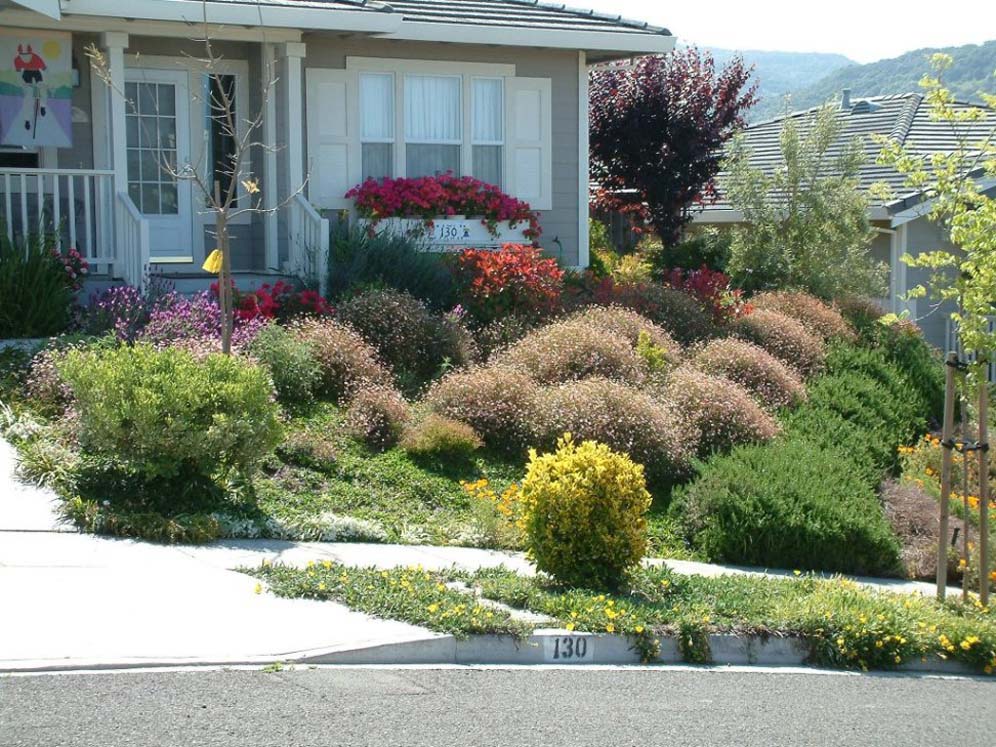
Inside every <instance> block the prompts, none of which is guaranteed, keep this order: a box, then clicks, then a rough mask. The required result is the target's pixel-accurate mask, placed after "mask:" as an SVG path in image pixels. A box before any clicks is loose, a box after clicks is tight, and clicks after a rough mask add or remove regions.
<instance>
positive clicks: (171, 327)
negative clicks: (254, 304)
mask: <svg viewBox="0 0 996 747" xmlns="http://www.w3.org/2000/svg"><path fill="white" fill-rule="evenodd" d="M268 323H269V320H268V319H266V318H265V317H256V318H253V319H248V320H245V319H240V318H238V317H237V318H236V320H235V327H234V329H233V330H232V347H233V349H235V350H243V349H244V348H245V347H246V346H248V345H249V344H250V343H251V342H252V341H253V340H254V339H255V338H256V335H257V334H259V332H260V330H261V329H263V327H265V326H266V325H267V324H268ZM138 339H140V340H144V341H146V342H151V343H152V344H154V345H156V346H157V347H184V348H185V349H188V350H190V352H195V353H197V352H202V353H204V354H208V353H210V352H216V351H220V350H221V308H220V307H219V306H218V302H217V300H216V299H215V298H214V295H213V294H212V293H211V292H210V291H205V292H203V293H198V294H196V295H194V296H192V297H190V298H187V297H186V296H181V295H179V294H176V293H172V294H169V295H167V296H164V297H163V298H162V299H160V301H159V302H158V303H157V304H156V307H155V308H154V309H153V311H152V313H151V314H150V315H149V322H148V324H146V325H145V328H144V329H143V330H142V331H141V333H139V335H138Z"/></svg>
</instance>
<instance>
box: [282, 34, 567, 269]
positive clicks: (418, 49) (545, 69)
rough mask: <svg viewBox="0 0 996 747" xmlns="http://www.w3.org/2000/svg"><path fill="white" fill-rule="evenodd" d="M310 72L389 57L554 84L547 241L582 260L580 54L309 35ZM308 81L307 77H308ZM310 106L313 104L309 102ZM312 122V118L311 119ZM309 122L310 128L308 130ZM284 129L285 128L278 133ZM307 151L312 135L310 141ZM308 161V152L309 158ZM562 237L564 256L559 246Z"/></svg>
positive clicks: (542, 222) (543, 219)
mask: <svg viewBox="0 0 996 747" xmlns="http://www.w3.org/2000/svg"><path fill="white" fill-rule="evenodd" d="M303 41H304V42H305V43H306V44H307V45H308V49H307V57H306V58H305V60H304V68H305V69H307V68H333V69H344V68H345V67H346V57H348V56H356V57H387V58H395V59H411V60H443V61H457V62H484V63H498V64H515V66H516V75H517V76H519V77H525V78H550V79H552V81H553V99H552V110H553V122H552V126H553V210H547V211H543V212H542V213H541V214H540V225H541V226H542V228H543V238H542V240H541V243H542V245H543V247H544V249H546V250H547V251H548V252H550V253H551V254H554V255H557V256H559V257H561V258H562V260H563V262H564V263H565V264H568V265H576V264H577V261H578V136H579V132H578V56H577V52H574V51H569V50H568V51H564V50H553V49H530V48H509V47H487V46H480V45H461V44H437V43H426V42H406V41H390V40H384V39H362V38H358V37H352V38H340V37H337V36H332V35H328V34H306V35H305V36H304V39H303ZM302 77H303V76H302ZM305 105H306V106H307V101H305ZM305 120H306V117H305ZM306 126H307V124H305V127H306ZM278 131H279V130H278ZM305 146H306V147H307V137H305ZM305 159H307V154H305ZM556 239H559V241H560V244H561V245H562V247H563V254H562V255H561V254H560V253H559V252H560V249H559V248H558V246H557V243H556V241H555V240H556Z"/></svg>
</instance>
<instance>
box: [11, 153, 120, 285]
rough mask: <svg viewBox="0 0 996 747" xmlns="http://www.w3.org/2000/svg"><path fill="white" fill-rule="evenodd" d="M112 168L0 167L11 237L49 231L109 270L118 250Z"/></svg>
mask: <svg viewBox="0 0 996 747" xmlns="http://www.w3.org/2000/svg"><path fill="white" fill-rule="evenodd" d="M113 211H114V172H113V171H106V170H100V169H0V220H2V224H3V225H2V230H3V231H4V233H6V235H7V238H8V239H9V240H10V241H23V240H24V239H25V238H26V237H28V236H31V235H37V234H47V235H50V236H52V237H53V238H54V240H55V242H56V246H57V247H58V248H59V249H61V250H67V249H68V248H70V247H72V248H75V249H76V250H77V251H78V252H79V253H80V254H82V255H83V256H84V257H85V258H86V260H87V262H89V264H90V266H91V269H92V271H93V272H96V273H110V272H111V271H112V265H113V264H114V262H115V251H114V224H113V215H114V212H113Z"/></svg>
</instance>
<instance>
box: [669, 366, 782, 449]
mask: <svg viewBox="0 0 996 747" xmlns="http://www.w3.org/2000/svg"><path fill="white" fill-rule="evenodd" d="M664 398H665V399H666V400H667V401H668V402H671V403H673V405H674V406H675V407H676V408H677V410H678V413H680V416H681V420H682V422H684V423H686V424H688V425H690V426H691V427H692V428H694V429H695V430H696V431H698V434H699V441H698V453H699V456H708V455H709V454H711V453H712V452H715V451H721V452H722V451H728V450H730V449H731V448H733V447H734V446H738V445H740V444H745V443H753V442H764V441H770V440H771V439H773V438H774V437H775V436H777V435H778V433H779V430H780V429H779V427H778V424H777V423H776V422H775V420H774V418H772V417H771V415H769V414H768V413H767V412H765V411H764V410H763V409H762V408H761V406H760V405H759V404H758V403H757V402H756V401H755V400H754V399H753V398H752V397H751V396H750V394H749V393H748V392H747V390H746V389H744V388H743V387H742V386H740V385H739V384H735V383H734V382H732V381H730V380H729V379H725V378H723V377H721V376H710V375H709V374H706V373H703V372H702V371H699V370H697V369H695V368H692V367H691V366H682V367H681V368H679V369H678V370H677V371H675V372H674V373H673V374H671V377H670V379H669V380H668V385H667V388H666V389H665V393H664Z"/></svg>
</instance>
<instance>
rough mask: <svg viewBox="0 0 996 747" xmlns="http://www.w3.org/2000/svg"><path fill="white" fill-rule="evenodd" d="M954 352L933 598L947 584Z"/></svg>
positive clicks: (948, 370) (947, 375)
mask: <svg viewBox="0 0 996 747" xmlns="http://www.w3.org/2000/svg"><path fill="white" fill-rule="evenodd" d="M957 365H958V354H957V353H954V352H950V353H948V357H947V360H946V362H945V366H944V381H945V386H944V427H943V431H942V435H941V442H942V449H943V451H942V459H941V520H940V526H939V527H938V535H937V601H939V602H943V601H944V596H945V594H946V593H947V587H948V516H949V514H950V511H951V503H950V501H951V462H952V456H953V451H954V441H953V439H954V410H955V369H956V368H957Z"/></svg>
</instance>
